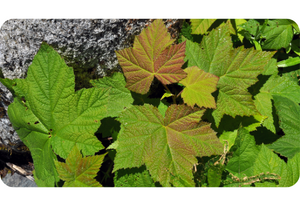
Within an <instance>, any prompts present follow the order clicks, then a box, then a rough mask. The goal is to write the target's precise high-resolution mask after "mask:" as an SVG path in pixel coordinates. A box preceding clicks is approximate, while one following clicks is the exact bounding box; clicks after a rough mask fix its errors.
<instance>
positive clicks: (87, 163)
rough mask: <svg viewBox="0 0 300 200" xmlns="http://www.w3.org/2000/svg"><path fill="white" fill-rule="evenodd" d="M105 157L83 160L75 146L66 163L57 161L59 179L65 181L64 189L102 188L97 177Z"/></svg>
mask: <svg viewBox="0 0 300 200" xmlns="http://www.w3.org/2000/svg"><path fill="white" fill-rule="evenodd" d="M105 155H106V154H102V155H96V156H88V157H84V158H82V155H81V153H80V151H79V150H78V148H77V147H76V146H74V148H73V149H72V151H71V152H70V154H69V155H68V157H67V159H66V163H63V162H58V161H55V166H56V169H57V172H58V173H59V178H61V179H62V180H64V181H65V183H64V185H63V187H101V186H102V185H101V184H100V183H99V182H98V181H96V179H95V177H96V176H97V172H98V171H99V169H100V167H101V164H102V162H103V159H104V156H105Z"/></svg>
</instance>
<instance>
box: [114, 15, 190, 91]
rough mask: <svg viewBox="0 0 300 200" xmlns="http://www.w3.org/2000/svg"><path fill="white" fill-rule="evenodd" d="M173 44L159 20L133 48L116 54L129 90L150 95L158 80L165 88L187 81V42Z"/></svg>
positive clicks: (140, 36) (147, 29)
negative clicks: (185, 65) (183, 67)
mask: <svg viewBox="0 0 300 200" xmlns="http://www.w3.org/2000/svg"><path fill="white" fill-rule="evenodd" d="M173 42H174V40H172V39H171V37H170V34H169V33H168V32H167V29H166V27H165V26H164V23H163V21H162V20H155V21H154V22H153V24H151V25H150V26H149V27H148V28H146V29H144V30H143V31H142V33H141V34H140V35H139V36H136V37H135V40H134V44H133V48H127V49H123V50H120V51H116V54H117V58H118V61H119V63H120V65H121V67H122V69H123V72H124V75H125V77H126V81H127V84H126V87H127V88H128V89H129V90H131V91H133V92H137V93H141V94H146V93H147V92H148V91H149V88H150V84H151V83H152V80H153V78H154V77H156V78H157V79H158V80H159V81H160V82H162V83H163V84H165V85H166V84H171V83H176V82H178V81H179V80H181V79H183V78H185V77H186V73H185V72H184V71H183V70H182V69H181V66H182V65H183V64H184V61H183V58H184V52H185V42H183V43H180V44H178V45H171V44H172V43H173Z"/></svg>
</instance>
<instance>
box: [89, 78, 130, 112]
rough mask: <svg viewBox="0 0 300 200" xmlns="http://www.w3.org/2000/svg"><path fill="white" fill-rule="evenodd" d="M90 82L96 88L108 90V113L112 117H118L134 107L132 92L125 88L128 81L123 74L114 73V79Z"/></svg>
mask: <svg viewBox="0 0 300 200" xmlns="http://www.w3.org/2000/svg"><path fill="white" fill-rule="evenodd" d="M90 82H91V84H92V85H93V86H95V87H96V88H101V89H108V94H109V96H108V99H109V100H108V104H107V112H108V113H109V114H110V116H112V117H116V116H118V114H119V113H120V112H121V111H122V110H123V109H125V108H129V107H130V106H131V105H132V103H133V98H132V96H131V93H130V91H129V90H128V89H127V88H125V85H126V81H125V78H124V76H123V74H121V73H114V74H113V75H112V77H104V78H101V79H97V80H91V81H90Z"/></svg>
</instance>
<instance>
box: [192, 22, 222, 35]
mask: <svg viewBox="0 0 300 200" xmlns="http://www.w3.org/2000/svg"><path fill="white" fill-rule="evenodd" d="M215 21H216V19H191V26H192V34H205V33H206V32H207V30H208V29H209V27H210V26H211V25H212V24H213V23H214V22H215Z"/></svg>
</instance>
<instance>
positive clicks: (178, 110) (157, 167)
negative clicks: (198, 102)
mask: <svg viewBox="0 0 300 200" xmlns="http://www.w3.org/2000/svg"><path fill="white" fill-rule="evenodd" d="M204 111H205V110H200V109H197V108H194V109H192V108H190V107H188V106H185V105H171V106H169V107H168V109H167V111H166V114H165V118H163V116H162V115H161V114H160V112H159V111H158V109H157V108H156V107H154V106H152V105H148V104H145V105H144V106H133V107H131V108H129V109H127V110H125V111H124V112H123V113H121V115H120V117H119V119H118V120H119V121H120V122H121V127H122V129H123V131H121V132H120V133H119V136H118V141H119V144H118V146H117V149H116V150H117V154H116V158H115V166H114V171H116V170H118V169H121V168H132V167H139V166H141V165H143V164H145V165H146V168H147V169H148V170H149V172H150V174H151V177H152V178H153V180H154V181H159V182H160V183H161V185H162V186H170V184H173V185H174V186H182V185H184V186H194V185H195V184H194V181H193V174H192V168H193V165H194V164H196V163H197V159H196V157H202V156H210V155H215V154H221V153H222V150H223V145H222V144H221V143H220V141H219V139H218V138H217V137H216V133H215V132H214V131H213V130H212V129H211V128H210V124H208V123H205V122H200V123H199V121H200V119H201V116H202V115H203V113H204Z"/></svg>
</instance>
